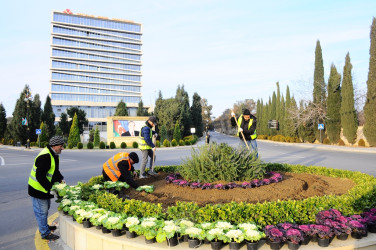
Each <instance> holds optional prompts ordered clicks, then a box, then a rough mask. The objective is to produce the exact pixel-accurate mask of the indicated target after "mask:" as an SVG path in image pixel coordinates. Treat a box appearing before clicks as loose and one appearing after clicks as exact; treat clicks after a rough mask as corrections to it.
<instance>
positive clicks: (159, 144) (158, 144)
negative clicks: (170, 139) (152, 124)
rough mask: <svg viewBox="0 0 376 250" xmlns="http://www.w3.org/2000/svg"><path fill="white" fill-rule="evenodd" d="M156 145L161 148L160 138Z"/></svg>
mask: <svg viewBox="0 0 376 250" xmlns="http://www.w3.org/2000/svg"><path fill="white" fill-rule="evenodd" d="M155 146H156V147H157V148H159V147H160V146H161V142H160V141H159V140H157V141H156V142H155Z"/></svg>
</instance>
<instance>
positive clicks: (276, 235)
mask: <svg viewBox="0 0 376 250" xmlns="http://www.w3.org/2000/svg"><path fill="white" fill-rule="evenodd" d="M264 231H265V235H266V237H267V238H268V239H269V242H270V248H271V249H280V248H281V247H282V245H283V243H284V242H285V240H286V238H285V235H284V233H283V231H282V230H281V229H279V228H278V227H276V226H274V225H268V226H266V227H265V230H264Z"/></svg>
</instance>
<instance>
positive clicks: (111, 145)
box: [110, 141, 116, 149]
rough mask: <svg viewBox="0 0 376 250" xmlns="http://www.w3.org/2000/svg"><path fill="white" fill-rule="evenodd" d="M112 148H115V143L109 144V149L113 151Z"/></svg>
mask: <svg viewBox="0 0 376 250" xmlns="http://www.w3.org/2000/svg"><path fill="white" fill-rule="evenodd" d="M114 148H116V145H115V142H113V141H112V142H110V149H114Z"/></svg>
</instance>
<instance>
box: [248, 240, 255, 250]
mask: <svg viewBox="0 0 376 250" xmlns="http://www.w3.org/2000/svg"><path fill="white" fill-rule="evenodd" d="M246 244H247V250H257V248H258V242H248V241H247V242H246Z"/></svg>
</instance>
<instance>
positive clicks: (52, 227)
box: [48, 225, 56, 231]
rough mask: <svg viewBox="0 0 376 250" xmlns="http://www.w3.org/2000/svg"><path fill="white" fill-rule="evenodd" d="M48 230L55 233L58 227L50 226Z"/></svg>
mask: <svg viewBox="0 0 376 250" xmlns="http://www.w3.org/2000/svg"><path fill="white" fill-rule="evenodd" d="M48 229H50V230H51V231H55V230H56V226H50V225H49V226H48Z"/></svg>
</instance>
